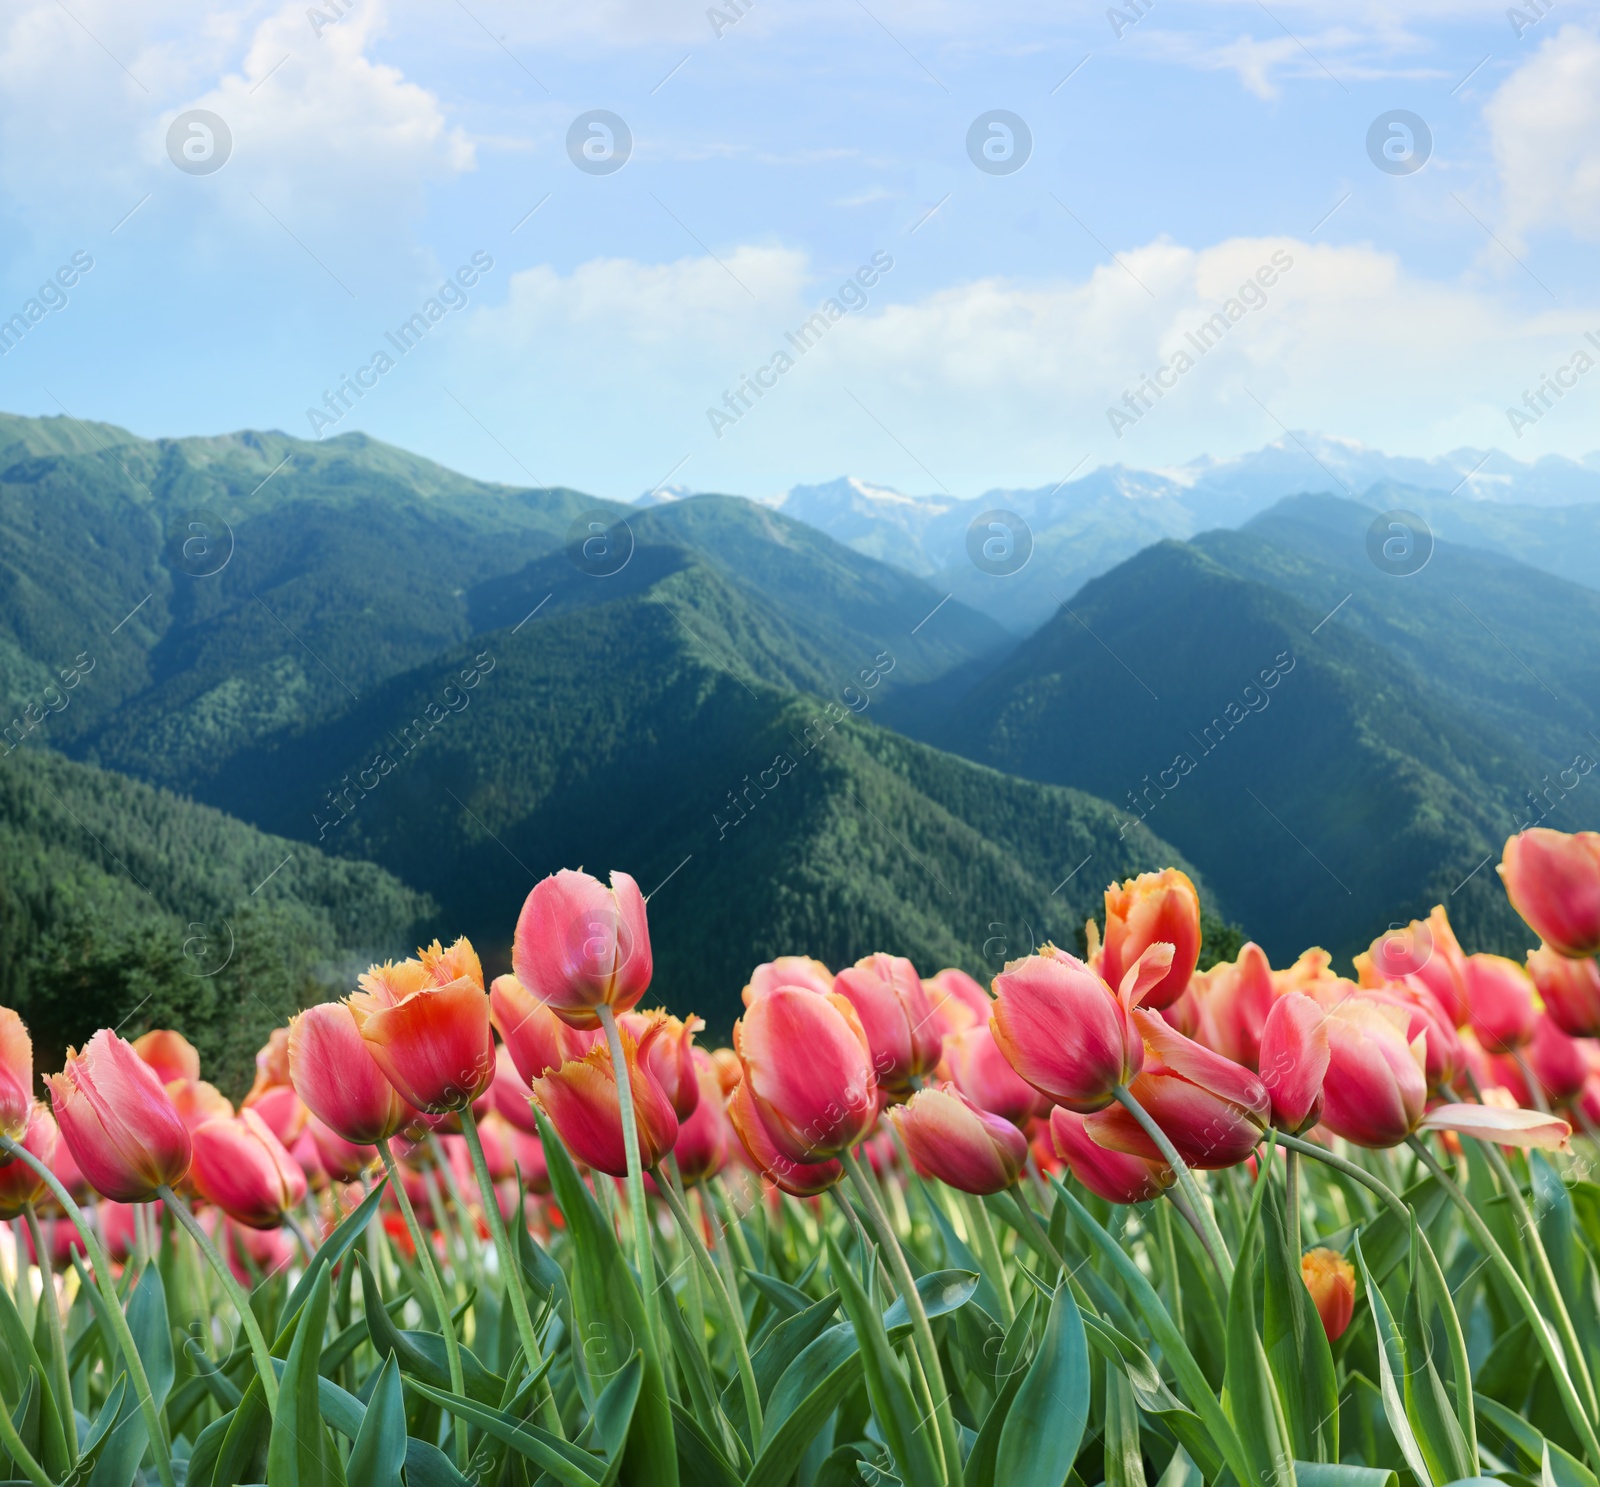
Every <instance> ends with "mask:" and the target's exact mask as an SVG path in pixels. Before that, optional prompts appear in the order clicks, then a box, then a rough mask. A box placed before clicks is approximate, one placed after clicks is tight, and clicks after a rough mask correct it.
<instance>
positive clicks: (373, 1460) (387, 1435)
mask: <svg viewBox="0 0 1600 1487" xmlns="http://www.w3.org/2000/svg"><path fill="white" fill-rule="evenodd" d="M405 1464H406V1399H405V1391H404V1390H403V1389H402V1388H401V1387H400V1362H399V1360H398V1359H397V1358H396V1357H395V1355H394V1354H393V1353H390V1354H389V1356H388V1358H386V1359H385V1360H384V1364H383V1369H382V1371H381V1372H380V1373H379V1374H378V1381H377V1383H376V1384H374V1385H373V1388H372V1397H371V1398H370V1399H369V1400H368V1401H367V1412H366V1415H365V1417H364V1418H363V1419H362V1421H361V1429H360V1430H359V1431H358V1432H357V1434H356V1438H355V1444H354V1445H353V1446H352V1447H351V1448H350V1461H349V1464H348V1465H347V1466H346V1468H345V1473H346V1475H347V1476H348V1478H349V1479H350V1481H351V1482H352V1483H354V1484H362V1483H367V1482H371V1483H374V1484H377V1483H386V1482H398V1481H399V1480H400V1469H401V1468H402V1467H403V1466H404V1465H405Z"/></svg>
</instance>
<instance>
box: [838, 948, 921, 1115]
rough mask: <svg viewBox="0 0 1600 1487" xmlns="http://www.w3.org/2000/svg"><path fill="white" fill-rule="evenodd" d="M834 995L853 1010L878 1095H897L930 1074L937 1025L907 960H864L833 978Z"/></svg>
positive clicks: (877, 957)
mask: <svg viewBox="0 0 1600 1487" xmlns="http://www.w3.org/2000/svg"><path fill="white" fill-rule="evenodd" d="M833 989H834V991H835V992H836V993H837V994H838V995H839V996H842V997H843V998H844V999H845V1000H846V1001H847V1002H849V1003H850V1005H851V1006H852V1007H854V1008H855V1009H856V1016H857V1017H858V1018H859V1019H860V1020H861V1027H862V1031H864V1032H865V1033H866V1035H867V1046H868V1047H869V1048H871V1050H872V1067H873V1071H874V1073H875V1074H876V1075H877V1079H878V1087H879V1088H880V1089H882V1090H887V1091H889V1092H890V1093H892V1094H900V1093H902V1092H903V1091H905V1090H907V1089H909V1088H910V1086H911V1081H912V1080H913V1079H920V1078H922V1077H923V1075H925V1074H929V1073H931V1072H932V1070H933V1066H934V1065H935V1064H937V1063H938V1062H939V1050H940V1042H941V1038H940V1026H939V1020H938V1019H937V1018H936V1017H935V1016H934V1014H933V1009H932V1007H930V1006H929V1004H928V998H927V995H926V993H925V992H924V991H923V989H922V981H921V979H920V978H919V977H918V975H917V972H916V968H915V967H914V966H913V965H912V964H911V962H910V961H909V960H907V959H906V958H905V957H904V956H897V955H883V954H878V955H868V956H865V957H864V958H862V959H861V960H858V961H857V962H856V963H855V964H854V965H853V966H851V967H850V969H849V970H846V971H840V972H839V974H838V975H837V976H835V977H834V980H833Z"/></svg>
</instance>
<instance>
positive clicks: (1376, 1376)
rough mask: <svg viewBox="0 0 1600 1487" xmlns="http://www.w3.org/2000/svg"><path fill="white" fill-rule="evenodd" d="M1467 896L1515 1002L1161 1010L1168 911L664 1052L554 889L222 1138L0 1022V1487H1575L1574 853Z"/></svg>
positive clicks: (1196, 917) (1121, 912) (181, 1046)
mask: <svg viewBox="0 0 1600 1487" xmlns="http://www.w3.org/2000/svg"><path fill="white" fill-rule="evenodd" d="M1500 874H1501V878H1502V881H1503V883H1504V886H1505V890H1506V892H1507V893H1508V895H1509V896H1510V900H1511V903H1512V904H1513V905H1514V906H1515V908H1516V909H1517V910H1518V912H1519V913H1520V914H1521V915H1522V917H1523V919H1524V920H1525V921H1526V922H1527V924H1528V926H1529V936H1528V938H1529V941H1530V945H1532V946H1533V948H1531V949H1530V951H1529V953H1528V955H1527V957H1526V960H1525V962H1517V961H1513V960H1510V959H1506V958H1503V957H1499V956H1493V955H1484V954H1471V953H1468V952H1467V951H1466V950H1464V949H1463V947H1462V946H1461V945H1460V944H1458V943H1457V940H1456V937H1455V935H1454V933H1453V932H1452V930H1451V927H1450V923H1449V919H1448V916H1447V914H1446V912H1445V910H1444V909H1443V908H1436V909H1434V910H1433V912H1432V913H1431V914H1430V915H1429V917H1428V918H1427V919H1425V920H1416V921H1413V922H1412V923H1411V924H1410V925H1408V926H1406V927H1404V928H1400V927H1398V926H1397V927H1394V928H1392V929H1391V930H1390V932H1388V933H1387V934H1385V935H1383V936H1381V937H1380V938H1379V939H1378V940H1376V941H1375V942H1374V944H1373V945H1372V948H1371V950H1370V951H1369V952H1367V953H1365V954H1363V955H1360V956H1357V957H1356V959H1355V964H1354V968H1353V969H1354V973H1355V974H1354V976H1353V977H1350V976H1342V975H1340V974H1338V973H1336V971H1335V970H1334V968H1333V965H1332V962H1331V959H1330V957H1329V956H1328V955H1327V954H1325V953H1324V952H1323V951H1321V950H1317V949H1310V950H1307V951H1306V952H1305V953H1304V954H1303V955H1302V956H1301V957H1300V958H1299V959H1298V960H1297V961H1296V962H1295V963H1294V964H1292V965H1290V966H1285V967H1277V968H1274V967H1273V966H1271V965H1270V964H1269V963H1268V960H1267V958H1266V956H1265V955H1264V954H1263V953H1262V952H1261V951H1260V949H1259V948H1258V947H1257V946H1255V945H1254V944H1246V945H1245V946H1244V947H1243V949H1242V950H1241V951H1240V952H1239V955H1238V957H1237V959H1236V960H1235V961H1233V962H1231V963H1222V964H1218V965H1214V966H1210V967H1208V968H1205V969H1198V968H1197V961H1198V958H1199V947H1200V905H1199V900H1198V897H1197V895H1196V893H1195V890H1194V887H1193V885H1192V884H1191V883H1190V881H1189V879H1188V878H1187V877H1185V876H1184V874H1182V873H1181V872H1178V871H1176V870H1168V871H1166V872H1162V873H1151V874H1146V875H1144V876H1142V877H1139V878H1136V879H1133V880H1130V881H1128V882H1126V883H1121V884H1113V885H1111V886H1110V887H1109V888H1108V889H1107V891H1106V899H1105V914H1104V918H1103V920H1100V921H1098V922H1093V923H1091V924H1090V925H1089V926H1088V931H1087V951H1086V953H1085V955H1084V956H1083V957H1082V958H1079V957H1077V956H1073V955H1069V954H1066V953H1064V952H1062V951H1060V950H1058V949H1056V948H1055V947H1054V946H1048V945H1047V946H1045V947H1044V948H1043V949H1042V950H1040V951H1039V952H1038V953H1037V954H1033V955H1030V956H1028V957H1026V958H1025V959H1021V960H1016V961H1013V962H1011V963H1010V964H1008V965H1007V966H1006V967H1005V969H1004V970H1003V971H1002V972H1001V973H1000V974H999V975H998V976H995V977H994V979H993V982H992V984H991V985H990V986H983V985H981V984H979V983H978V982H977V981H976V980H974V979H973V978H972V977H971V976H970V975H968V974H966V973H965V972H963V971H960V970H956V969H945V970H942V971H939V972H938V973H937V974H929V975H922V974H919V971H918V969H917V968H915V967H913V966H912V965H911V963H910V962H909V961H908V960H906V959H904V958H901V957H897V956H895V955H893V954H892V953H879V954H873V955H868V956H866V957H865V958H864V959H862V960H860V961H858V962H857V963H856V964H855V965H854V966H852V967H849V968H847V969H844V970H841V971H838V972H837V973H835V972H834V971H832V970H830V969H829V968H827V967H826V966H824V965H822V964H820V963H819V962H817V961H815V960H812V959H809V958H807V957H805V956H803V955H791V956H782V957H779V958H778V959H775V960H773V961H771V962H768V963H766V964H763V965H760V966H757V967H754V968H753V969H752V972H751V975H750V981H749V984H748V985H747V986H746V987H745V990H744V998H743V1000H744V1007H743V1012H742V1015H741V1016H740V1019H739V1021H738V1022H737V1024H736V1025H735V1028H734V1033H733V1046H732V1047H731V1048H711V1049H708V1048H705V1047H702V1046H700V1044H699V1043H698V1042H697V1038H696V1035H697V1033H698V1032H699V1031H701V1027H702V1025H701V1023H700V1021H699V1019H697V1018H695V1017H693V1016H690V1015H673V1014H672V1013H669V1012H667V1011H665V1010H651V1009H650V1005H649V1004H650V1000H651V991H652V989H651V952H650V928H649V923H648V919H647V913H646V907H645V903H644V899H643V897H642V896H641V894H640V893H639V890H638V887H637V885H636V884H635V883H634V882H633V880H632V879H631V878H629V877H628V876H627V875H625V874H623V873H614V874H612V876H611V878H610V881H609V883H608V884H607V883H602V882H600V881H598V880H597V879H595V878H593V877H590V876H588V875H586V874H583V873H576V872H561V873H557V874H555V875H554V876H553V877H550V878H547V879H545V880H544V881H543V882H541V883H539V884H538V885H537V886H536V887H535V888H534V890H533V891H532V893H531V894H530V895H529V896H528V899H527V902H526V904H525V905H524V907H523V910H522V913H521V916H520V918H519V920H518V923H517V925H516V932H515V937H514V940H513V954H512V973H511V974H508V975H502V976H499V977H495V978H493V979H492V981H491V982H490V983H489V984H488V985H486V984H485V977H484V974H483V970H482V967H481V965H480V962H479V959H478V956H477V954H476V953H475V951H474V950H473V948H472V946H471V945H470V944H469V943H467V941H465V940H457V941H456V942H455V943H454V944H452V945H449V946H445V945H443V944H441V943H439V942H435V943H434V944H433V945H431V946H429V947H427V948H425V949H422V950H420V951H419V952H418V954H417V957H416V958H415V959H409V960H405V961H403V962H399V963H390V964H385V965H375V966H373V967H372V968H371V969H370V970H369V971H368V972H367V973H366V974H365V975H364V976H362V977H361V978H360V984H359V986H357V987H356V988H353V989H352V990H351V992H350V994H349V996H348V997H347V998H346V999H345V1000H343V1001H336V1002H327V1003H322V1004H320V1005H316V1006H313V1007H310V1008H308V1009H306V1010H305V1011H304V1012H302V1013H300V1014H299V1015H298V1016H296V1017H295V1018H294V1019H293V1020H292V1021H291V1023H290V1026H289V1027H288V1028H286V1029H280V1030H279V1031H278V1032H276V1033H274V1034H273V1036H272V1038H271V1040H270V1041H269V1042H268V1044H267V1046H266V1047H264V1048H263V1049H262V1050H261V1052H260V1054H259V1055H258V1057H257V1077H256V1081H255V1084H254V1086H253V1087H252V1088H251V1089H250V1091H249V1092H248V1094H246V1095H245V1096H244V1098H243V1100H242V1103H241V1104H239V1105H238V1107H237V1108H236V1107H235V1105H234V1103H233V1101H231V1100H230V1099H229V1098H228V1097H227V1096H226V1095H224V1094H223V1093H222V1092H221V1091H219V1090H217V1089H216V1088H214V1087H213V1086H212V1085H211V1084H209V1083H207V1082H206V1080H205V1077H204V1075H205V1071H204V1070H203V1069H202V1068H201V1067H200V1060H199V1057H198V1055H197V1054H196V1052H195V1050H194V1048H193V1047H192V1046H191V1045H190V1044H189V1042H188V1041H187V1040H186V1039H185V1038H184V1037H183V1035H182V1030H181V1029H153V1030H150V1031H147V1032H145V1033H143V1034H142V1035H141V1036H138V1037H136V1038H134V1039H132V1040H131V1041H130V1040H126V1039H124V1038H123V1037H121V1036H119V1034H118V1033H117V1032H114V1031H111V1030H102V1031H100V1032H98V1033H96V1034H95V1035H94V1036H93V1037H92V1038H91V1039H90V1040H89V1041H88V1043H87V1044H86V1045H85V1046H84V1047H83V1048H82V1049H80V1050H72V1051H69V1053H68V1055H67V1058H66V1061H65V1067H64V1068H63V1069H62V1070H61V1071H59V1072H52V1073H48V1074H42V1071H36V1070H35V1068H34V1059H33V1048H32V1043H31V1041H30V1038H29V1035H28V1031H27V1029H26V1027H25V1026H24V1025H23V1023H22V1021H21V1020H20V1019H19V1018H18V1017H17V1015H16V1014H15V1013H14V1012H11V1011H8V1010H4V1009H0V1217H3V1218H4V1219H5V1220H6V1221H7V1223H6V1227H5V1231H4V1233H3V1235H0V1259H3V1260H4V1272H5V1273H4V1281H5V1284H4V1286H3V1287H0V1483H10V1482H27V1483H31V1484H33V1487H51V1484H58V1487H59V1484H68V1483H71V1484H93V1487H132V1484H135V1483H143V1484H160V1487H233V1484H251V1483H267V1484H270V1487H335V1484H350V1487H374V1484H392V1483H402V1482H403V1483H405V1484H407V1487H460V1484H463V1483H471V1484H484V1487H488V1484H507V1487H512V1484H515V1487H530V1484H562V1487H595V1484H610V1483H618V1484H639V1487H644V1484H649V1487H657V1484H659V1487H671V1484H677V1483H683V1484H707V1487H734V1484H740V1483H743V1484H747V1487H785V1484H788V1483H795V1484H799V1487H844V1484H854V1483H863V1482H864V1483H885V1484H887V1483H896V1482H898V1483H905V1484H915V1487H925V1484H926V1487H960V1484H968V1487H1063V1484H1067V1483H1071V1484H1073V1487H1093V1484H1096V1483H1101V1482H1103V1483H1105V1484H1106V1487H1200V1484H1212V1483H1221V1484H1226V1487H1295V1484H1296V1483H1299V1484H1301V1487H1444V1484H1447V1483H1463V1482H1469V1481H1470V1482H1480V1481H1482V1482H1487V1481H1498V1482H1503V1483H1507V1484H1512V1487H1600V1184H1597V1183H1596V1182H1595V1181H1594V1180H1592V1178H1591V1176H1590V1172H1591V1168H1592V1162H1593V1159H1594V1157H1595V1155H1596V1152H1597V1141H1600V1130H1597V1125H1596V1122H1597V1121H1600V1041H1597V1040H1600V970H1597V964H1596V960H1595V958H1594V957H1595V956H1596V953H1597V952H1600V836H1597V835H1594V834H1588V833H1583V834H1578V835H1573V836H1569V835H1563V834H1561V833H1558V832H1554V831H1548V830H1542V829H1534V830H1528V831H1525V832H1523V833H1522V834H1520V835H1519V836H1516V837H1513V838H1512V839H1511V840H1510V841H1509V842H1508V843H1507V844H1506V849H1505V854H1504V858H1503V861H1502V862H1501V864H1500ZM1534 942H1537V944H1536V945H1534ZM655 994H656V995H657V996H659V995H660V994H661V993H660V988H657V989H656V992H655ZM40 1075H42V1077H39V1078H38V1082H37V1083H36V1077H37V1076H40Z"/></svg>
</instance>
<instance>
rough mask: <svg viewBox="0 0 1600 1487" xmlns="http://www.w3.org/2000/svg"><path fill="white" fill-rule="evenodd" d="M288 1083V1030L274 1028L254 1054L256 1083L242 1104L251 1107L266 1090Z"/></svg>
mask: <svg viewBox="0 0 1600 1487" xmlns="http://www.w3.org/2000/svg"><path fill="white" fill-rule="evenodd" d="M288 1082H289V1030H288V1028H283V1027H275V1028H273V1030H272V1031H271V1032H270V1033H269V1034H268V1035H267V1041H266V1042H265V1043H263V1044H262V1045H261V1047H260V1049H258V1050H257V1052H256V1081H255V1083H254V1084H252V1085H251V1086H250V1092H249V1094H247V1095H246V1096H245V1097H244V1100H243V1102H242V1103H243V1104H246V1105H252V1104H254V1103H255V1101H256V1100H257V1099H258V1098H259V1097H260V1096H261V1095H263V1094H264V1093H265V1092H266V1091H267V1090H269V1089H278V1088H281V1087H282V1086H283V1085H285V1084H287V1083H288Z"/></svg>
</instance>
